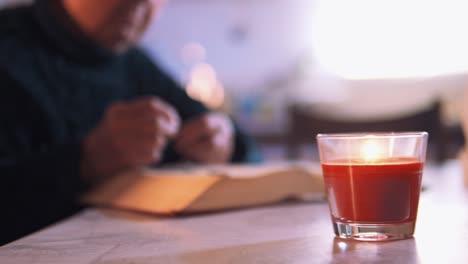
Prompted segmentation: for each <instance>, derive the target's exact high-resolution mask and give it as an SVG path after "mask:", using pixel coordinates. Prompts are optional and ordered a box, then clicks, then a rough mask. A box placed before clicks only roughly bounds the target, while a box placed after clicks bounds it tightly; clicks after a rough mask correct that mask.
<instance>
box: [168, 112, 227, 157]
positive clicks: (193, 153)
mask: <svg viewBox="0 0 468 264" xmlns="http://www.w3.org/2000/svg"><path fill="white" fill-rule="evenodd" d="M233 131H234V129H233V125H232V122H231V121H230V120H229V118H227V117H226V116H225V115H223V114H220V113H208V114H205V115H203V116H201V117H198V118H195V119H193V120H190V121H188V122H187V123H186V124H184V125H183V126H182V128H181V130H180V133H179V134H178V135H177V137H176V139H175V149H176V151H177V152H178V153H179V154H180V155H182V156H183V157H184V158H187V159H189V160H192V161H195V162H201V163H225V162H228V161H229V160H230V159H231V156H232V153H233V145H234V143H233V141H234V132H233Z"/></svg>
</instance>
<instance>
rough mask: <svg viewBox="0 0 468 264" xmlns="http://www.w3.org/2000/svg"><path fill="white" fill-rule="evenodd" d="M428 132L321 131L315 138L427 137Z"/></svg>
mask: <svg viewBox="0 0 468 264" xmlns="http://www.w3.org/2000/svg"><path fill="white" fill-rule="evenodd" d="M428 135H429V133H427V132H425V131H402V132H356V133H330V134H327V133H321V134H317V139H324V138H333V139H366V138H409V137H427V136H428Z"/></svg>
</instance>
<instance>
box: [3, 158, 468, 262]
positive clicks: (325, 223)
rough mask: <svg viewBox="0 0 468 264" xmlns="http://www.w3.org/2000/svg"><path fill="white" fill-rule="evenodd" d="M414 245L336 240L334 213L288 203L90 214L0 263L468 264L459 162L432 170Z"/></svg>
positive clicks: (23, 242) (26, 242)
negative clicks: (176, 214)
mask: <svg viewBox="0 0 468 264" xmlns="http://www.w3.org/2000/svg"><path fill="white" fill-rule="evenodd" d="M424 184H425V186H426V188H427V190H425V191H424V192H423V193H422V196H421V203H420V208H419V216H418V222H417V226H416V235H415V238H414V239H407V240H400V241H393V242H383V243H382V242H381V243H372V242H356V241H349V240H343V239H339V238H335V237H334V236H333V230H332V227H331V223H330V218H329V215H328V207H327V204H326V203H324V202H320V203H287V204H279V205H274V206H267V207H261V208H254V209H246V210H235V211H227V212H221V213H213V214H201V215H193V216H185V217H180V218H163V217H155V216H151V215H144V214H136V213H131V212H123V211H117V210H104V209H94V208H90V209H86V210H84V211H83V212H81V213H79V214H77V215H75V216H74V217H71V218H69V219H67V220H65V221H62V222H60V223H58V224H56V225H54V226H51V227H49V228H46V229H45V230H43V231H40V232H38V233H35V234H33V235H30V236H28V237H25V238H23V239H20V240H18V241H16V242H13V243H11V244H8V245H6V246H4V247H1V248H0V263H2V264H10V263H21V264H23V263H48V264H54V263H109V264H110V263H112V264H120V263H468V250H466V249H467V248H468V230H467V229H466V228H465V227H466V223H467V222H468V208H467V204H468V203H467V197H468V195H467V194H468V192H467V191H465V187H464V185H463V177H462V169H461V166H460V164H459V163H458V162H457V161H450V162H448V163H446V164H444V165H443V166H440V167H436V166H427V169H426V172H425V175H424Z"/></svg>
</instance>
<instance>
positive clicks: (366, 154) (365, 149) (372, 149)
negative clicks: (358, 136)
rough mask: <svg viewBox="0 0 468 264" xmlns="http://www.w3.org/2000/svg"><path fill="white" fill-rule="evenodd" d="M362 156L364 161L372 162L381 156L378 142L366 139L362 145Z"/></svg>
mask: <svg viewBox="0 0 468 264" xmlns="http://www.w3.org/2000/svg"><path fill="white" fill-rule="evenodd" d="M362 157H363V158H364V161H366V162H374V161H376V160H377V159H378V158H379V157H381V150H380V148H379V144H377V142H375V140H368V141H366V142H365V143H364V145H363V146H362Z"/></svg>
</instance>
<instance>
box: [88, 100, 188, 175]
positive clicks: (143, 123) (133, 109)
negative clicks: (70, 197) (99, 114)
mask: <svg viewBox="0 0 468 264" xmlns="http://www.w3.org/2000/svg"><path fill="white" fill-rule="evenodd" d="M179 126H180V119H179V116H178V114H177V112H176V111H175V110H174V109H173V108H172V107H171V106H170V105H168V104H167V103H165V102H163V101H161V100H160V99H157V98H154V97H149V98H148V97H146V98H140V99H135V100H132V101H128V102H117V103H114V104H112V105H111V106H110V107H109V108H108V109H107V111H106V113H105V115H104V117H103V119H102V120H101V122H100V123H99V124H98V126H97V127H96V128H95V129H94V130H92V131H91V133H90V134H89V135H88V136H87V138H85V140H84V142H83V145H82V154H83V155H82V175H83V174H84V175H83V176H85V177H99V176H101V177H106V176H111V175H113V174H115V173H117V172H120V171H122V170H124V169H127V168H132V167H137V166H142V165H149V164H151V163H155V162H156V163H157V162H158V161H159V160H160V159H161V158H162V157H161V156H162V151H163V149H164V147H165V145H166V143H167V141H168V140H169V139H171V138H173V137H174V136H175V135H176V134H177V133H178V131H179Z"/></svg>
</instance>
